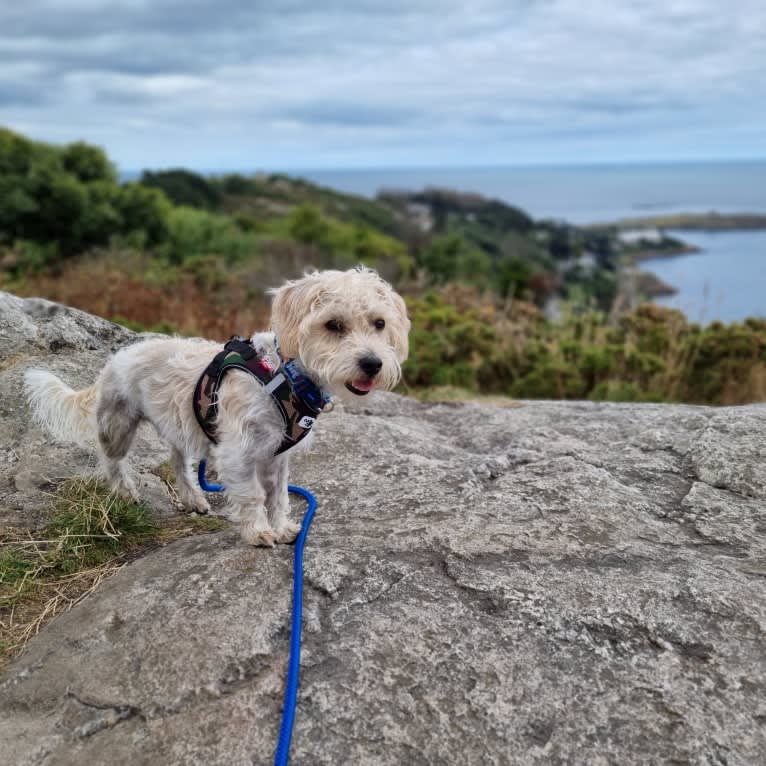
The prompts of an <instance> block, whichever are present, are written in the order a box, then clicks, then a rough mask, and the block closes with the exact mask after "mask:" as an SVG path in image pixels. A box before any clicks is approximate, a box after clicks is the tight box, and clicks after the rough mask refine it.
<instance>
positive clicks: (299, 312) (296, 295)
mask: <svg viewBox="0 0 766 766" xmlns="http://www.w3.org/2000/svg"><path fill="white" fill-rule="evenodd" d="M269 292H270V293H271V295H272V296H273V297H274V300H273V302H272V304H271V329H272V330H273V331H274V334H275V335H276V336H277V342H278V343H279V350H280V353H281V354H282V356H285V357H288V358H290V359H293V358H295V357H297V356H298V351H299V349H300V335H299V332H300V325H301V321H302V320H303V319H304V318H305V317H306V316H307V315H308V314H310V313H311V311H312V309H313V307H314V305H315V304H316V303H317V301H318V300H319V296H320V294H321V292H322V284H321V280H320V279H319V275H318V274H317V273H315V274H308V275H307V276H305V277H303V278H302V279H296V280H294V281H292V282H287V283H286V284H284V285H283V286H282V287H277V288H275V289H273V290H270V291H269Z"/></svg>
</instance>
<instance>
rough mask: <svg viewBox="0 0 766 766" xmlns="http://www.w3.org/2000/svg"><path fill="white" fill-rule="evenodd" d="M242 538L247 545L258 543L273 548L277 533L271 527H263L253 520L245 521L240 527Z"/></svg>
mask: <svg viewBox="0 0 766 766" xmlns="http://www.w3.org/2000/svg"><path fill="white" fill-rule="evenodd" d="M240 534H241V535H242V540H243V541H244V542H246V543H247V544H248V545H260V546H264V547H266V548H273V547H274V546H275V545H276V544H277V534H276V532H275V531H274V530H273V529H272V528H271V527H264V526H261V525H260V524H255V523H253V522H246V523H245V524H243V525H242V527H241V529H240Z"/></svg>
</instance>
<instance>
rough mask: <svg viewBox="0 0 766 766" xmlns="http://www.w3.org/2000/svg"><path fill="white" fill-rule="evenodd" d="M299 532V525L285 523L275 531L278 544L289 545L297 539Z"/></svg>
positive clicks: (290, 522)
mask: <svg viewBox="0 0 766 766" xmlns="http://www.w3.org/2000/svg"><path fill="white" fill-rule="evenodd" d="M300 531H301V525H300V524H296V523H295V522H293V521H285V523H284V524H282V526H281V527H279V528H278V529H277V530H276V535H277V542H278V543H291V542H292V541H293V540H295V538H296V537H298V533H299V532H300Z"/></svg>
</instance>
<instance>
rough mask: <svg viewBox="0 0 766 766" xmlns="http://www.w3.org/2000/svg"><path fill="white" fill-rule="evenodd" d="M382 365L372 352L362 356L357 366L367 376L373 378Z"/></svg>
mask: <svg viewBox="0 0 766 766" xmlns="http://www.w3.org/2000/svg"><path fill="white" fill-rule="evenodd" d="M382 366H383V362H382V361H381V360H380V359H378V357H377V356H375V355H374V354H370V355H369V356H363V357H362V358H361V359H360V360H359V368H360V369H361V371H362V372H363V373H364V374H365V375H367V377H369V378H374V377H375V376H376V375H377V374H378V373H379V372H380V368H381V367H382Z"/></svg>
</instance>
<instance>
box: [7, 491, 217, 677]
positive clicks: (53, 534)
mask: <svg viewBox="0 0 766 766" xmlns="http://www.w3.org/2000/svg"><path fill="white" fill-rule="evenodd" d="M211 522H212V523H211ZM224 523H225V522H222V521H221V520H220V519H207V518H205V517H202V518H200V519H196V518H194V517H185V518H184V519H183V520H182V521H180V522H178V521H177V522H176V523H175V524H171V525H165V526H162V527H161V526H160V525H159V524H158V523H157V522H155V521H154V520H153V519H152V518H151V517H150V515H149V514H148V512H147V510H146V509H145V508H144V507H143V506H141V505H136V504H135V503H132V502H130V501H127V500H124V499H122V498H120V497H118V496H116V495H114V494H112V493H111V492H109V489H108V487H106V485H104V484H103V483H101V482H99V481H97V480H95V479H83V478H76V479H71V480H69V481H66V482H64V483H63V484H62V485H61V486H60V487H59V488H58V490H57V492H56V494H55V495H54V496H53V497H52V508H51V514H50V519H49V521H48V523H47V524H46V525H45V527H44V528H43V529H41V530H38V531H36V532H35V533H34V534H32V533H29V532H25V533H15V532H13V531H12V530H4V531H3V532H1V533H0V666H2V664H3V663H4V662H5V661H7V660H8V659H10V658H11V657H13V656H15V655H16V654H17V653H19V652H20V651H21V650H22V649H23V647H24V644H25V643H26V641H27V640H28V639H29V638H31V637H32V636H33V635H34V634H35V633H37V632H38V631H39V629H40V627H41V626H42V624H43V623H44V622H47V621H48V620H50V619H52V618H53V617H54V616H56V615H57V614H60V613H61V612H63V611H66V610H67V609H69V608H71V607H72V606H74V605H75V604H76V603H78V602H79V601H81V600H82V599H83V598H84V597H85V596H86V595H88V594H89V593H91V592H92V591H93V589H94V588H95V587H96V586H97V585H98V584H99V583H100V582H102V581H103V580H104V579H105V578H106V577H109V576H111V575H112V574H114V573H115V572H117V571H118V570H119V569H120V568H121V567H122V566H123V565H124V564H125V563H126V562H127V561H128V560H130V558H131V557H134V556H136V555H138V553H139V552H140V551H143V550H146V548H147V547H150V546H154V545H158V544H162V543H166V542H168V541H170V540H173V539H177V538H178V537H183V536H185V535H189V534H194V533H200V532H208V531H213V530H215V529H218V528H220V526H221V525H222V524H224Z"/></svg>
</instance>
